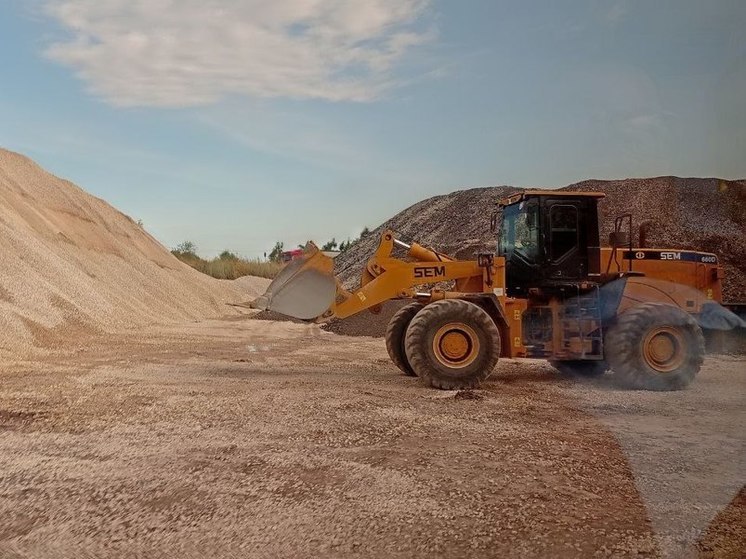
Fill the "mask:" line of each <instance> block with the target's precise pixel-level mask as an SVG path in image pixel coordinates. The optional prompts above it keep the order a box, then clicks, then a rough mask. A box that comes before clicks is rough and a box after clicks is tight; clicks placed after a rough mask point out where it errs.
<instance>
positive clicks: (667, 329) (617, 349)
mask: <svg viewBox="0 0 746 559" xmlns="http://www.w3.org/2000/svg"><path fill="white" fill-rule="evenodd" d="M604 346H605V348H606V360H607V361H608V363H609V365H610V366H611V368H612V370H613V371H614V372H615V373H616V374H617V375H620V376H621V377H622V379H623V380H624V381H625V382H626V383H627V384H629V385H630V386H631V387H632V388H643V389H647V390H681V389H682V388H685V387H686V386H687V385H688V384H689V383H690V382H691V381H692V380H693V379H694V377H695V376H696V374H697V373H698V372H699V369H700V367H701V366H702V362H703V360H704V353H705V339H704V336H703V335H702V329H701V328H700V327H699V325H698V324H697V323H696V321H695V320H694V318H692V316H691V315H689V314H688V313H686V312H684V311H683V310H681V309H680V308H678V307H674V306H673V305H665V304H660V303H643V304H642V305H639V306H637V307H633V308H631V309H629V310H628V311H625V312H624V313H622V314H621V315H620V316H619V317H618V318H617V321H616V323H615V324H614V325H612V326H611V327H610V328H609V330H608V331H607V332H606V337H605V338H604Z"/></svg>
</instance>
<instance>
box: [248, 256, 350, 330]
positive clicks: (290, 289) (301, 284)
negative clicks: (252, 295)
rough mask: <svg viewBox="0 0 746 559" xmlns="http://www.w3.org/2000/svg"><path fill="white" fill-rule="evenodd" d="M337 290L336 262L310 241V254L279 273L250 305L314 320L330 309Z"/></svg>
mask: <svg viewBox="0 0 746 559" xmlns="http://www.w3.org/2000/svg"><path fill="white" fill-rule="evenodd" d="M336 294H337V281H336V280H335V279H334V262H333V261H332V259H331V258H329V257H328V256H326V255H325V254H323V253H322V252H321V251H320V250H319V249H318V248H316V246H315V245H311V247H310V251H309V252H308V253H307V254H305V255H304V256H303V257H302V258H299V259H298V260H293V261H292V262H290V263H289V264H288V265H287V266H285V267H284V268H283V269H282V270H281V271H280V273H279V274H277V277H275V279H274V280H272V283H270V284H269V287H268V288H267V291H266V292H265V293H264V295H262V296H261V297H259V298H258V299H256V300H254V301H252V302H251V307H252V308H255V309H262V310H269V311H274V312H277V313H280V314H284V315H286V316H292V317H294V318H300V319H301V320H311V319H315V318H318V317H320V316H321V315H323V314H324V313H326V311H327V310H329V308H330V307H331V306H332V304H333V303H334V299H335V297H336Z"/></svg>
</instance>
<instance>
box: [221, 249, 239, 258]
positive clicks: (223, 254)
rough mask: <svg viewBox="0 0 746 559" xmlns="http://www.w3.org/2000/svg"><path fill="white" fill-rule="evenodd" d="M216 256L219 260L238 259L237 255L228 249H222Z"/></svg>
mask: <svg viewBox="0 0 746 559" xmlns="http://www.w3.org/2000/svg"><path fill="white" fill-rule="evenodd" d="M218 258H220V260H238V256H236V255H235V254H233V253H232V252H231V251H229V250H224V251H223V252H221V253H220V256H218Z"/></svg>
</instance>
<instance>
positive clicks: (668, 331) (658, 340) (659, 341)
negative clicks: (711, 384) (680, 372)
mask: <svg viewBox="0 0 746 559" xmlns="http://www.w3.org/2000/svg"><path fill="white" fill-rule="evenodd" d="M684 355H685V349H684V339H683V336H682V335H681V332H680V331H679V330H678V329H677V328H674V327H671V326H660V327H658V328H654V329H652V330H651V331H650V332H648V334H647V335H646V336H645V340H644V341H643V356H644V357H645V361H646V362H647V364H648V365H649V366H650V367H651V368H653V369H655V370H656V371H658V372H661V373H669V372H671V371H674V370H676V369H678V368H679V367H680V366H681V365H682V363H683V362H684Z"/></svg>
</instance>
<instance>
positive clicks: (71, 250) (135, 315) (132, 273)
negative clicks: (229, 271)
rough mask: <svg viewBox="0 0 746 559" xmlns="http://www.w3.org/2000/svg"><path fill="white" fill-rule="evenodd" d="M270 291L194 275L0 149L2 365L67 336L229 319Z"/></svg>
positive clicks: (257, 281)
mask: <svg viewBox="0 0 746 559" xmlns="http://www.w3.org/2000/svg"><path fill="white" fill-rule="evenodd" d="M267 283H268V281H267V280H264V279H261V278H242V279H241V280H237V281H236V282H230V281H221V280H215V279H213V278H210V277H207V276H205V275H203V274H201V273H199V272H197V271H196V270H194V269H192V268H190V267H188V266H187V265H185V264H182V263H181V262H179V261H178V260H177V259H176V258H175V257H174V256H173V255H171V253H170V252H169V251H168V250H167V249H166V248H165V247H163V246H162V245H161V244H160V243H159V242H158V241H156V240H155V239H154V238H153V237H151V236H150V235H149V234H148V233H147V232H146V231H145V230H144V229H143V228H142V227H140V226H139V225H137V224H136V223H135V222H134V221H133V220H132V219H131V218H130V217H128V216H126V215H124V214H122V213H121V212H119V211H117V210H116V209H114V208H113V207H111V206H110V205H109V204H107V203H106V202H104V201H103V200H100V199H98V198H95V197H93V196H91V195H90V194H87V193H86V192H84V191H83V190H82V189H80V188H79V187H77V186H76V185H74V184H72V183H70V182H68V181H66V180H62V179H59V178H57V177H55V176H53V175H51V174H49V173H47V172H45V171H44V170H43V169H42V168H40V167H39V166H38V165H36V164H35V163H33V162H32V161H31V160H29V159H28V158H26V157H23V156H21V155H19V154H16V153H13V152H10V151H6V150H2V149H0V357H2V356H5V355H24V354H28V353H29V352H31V351H33V350H34V349H35V348H40V347H42V348H43V347H46V348H49V347H51V346H55V345H58V344H64V343H65V339H66V338H67V337H68V336H69V335H70V334H71V333H72V332H74V331H82V332H86V331H91V332H93V331H97V330H104V331H116V330H118V329H120V328H122V327H133V326H140V325H145V324H150V323H165V322H174V321H185V320H195V319H200V318H205V317H217V316H220V315H225V314H236V313H238V312H239V311H238V310H236V309H235V308H233V307H229V306H227V305H226V303H229V302H235V303H237V302H240V301H246V300H248V299H250V298H252V297H254V296H256V295H258V294H259V293H261V292H263V290H264V288H265V286H266V285H267Z"/></svg>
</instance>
